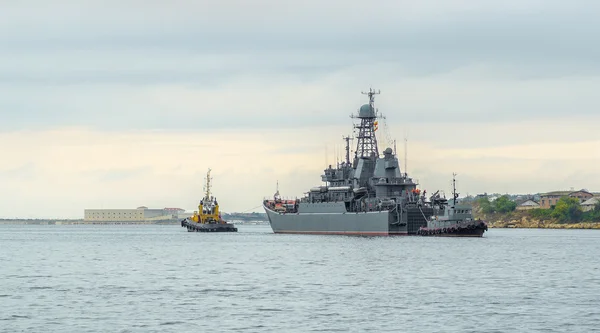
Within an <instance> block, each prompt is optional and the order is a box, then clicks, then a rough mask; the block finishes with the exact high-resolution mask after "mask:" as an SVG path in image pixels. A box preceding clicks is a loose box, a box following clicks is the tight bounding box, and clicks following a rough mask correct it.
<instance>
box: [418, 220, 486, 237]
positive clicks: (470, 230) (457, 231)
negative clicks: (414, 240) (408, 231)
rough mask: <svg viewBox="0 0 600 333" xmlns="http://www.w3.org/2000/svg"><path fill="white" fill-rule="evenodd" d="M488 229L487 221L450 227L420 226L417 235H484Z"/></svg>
mask: <svg viewBox="0 0 600 333" xmlns="http://www.w3.org/2000/svg"><path fill="white" fill-rule="evenodd" d="M487 230H488V227H487V223H485V222H483V221H480V222H478V223H472V224H468V225H462V226H459V225H455V226H452V227H448V228H420V229H419V230H418V231H417V235H420V236H433V237H483V233H484V232H486V231H487Z"/></svg>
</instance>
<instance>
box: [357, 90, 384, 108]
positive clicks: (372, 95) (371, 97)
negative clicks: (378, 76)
mask: <svg viewBox="0 0 600 333" xmlns="http://www.w3.org/2000/svg"><path fill="white" fill-rule="evenodd" d="M360 93H361V94H363V95H368V96H369V105H370V106H371V107H374V103H375V95H379V94H381V90H378V91H375V90H373V88H369V91H368V92H364V91H361V92H360Z"/></svg>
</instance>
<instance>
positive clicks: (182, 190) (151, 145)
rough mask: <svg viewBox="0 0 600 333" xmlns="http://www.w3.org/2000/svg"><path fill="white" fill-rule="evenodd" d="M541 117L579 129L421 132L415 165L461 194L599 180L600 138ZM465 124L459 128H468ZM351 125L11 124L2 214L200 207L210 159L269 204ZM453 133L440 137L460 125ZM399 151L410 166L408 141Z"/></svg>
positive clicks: (4, 139) (230, 183) (251, 204)
mask: <svg viewBox="0 0 600 333" xmlns="http://www.w3.org/2000/svg"><path fill="white" fill-rule="evenodd" d="M540 125H543V126H542V127H543V128H545V130H547V131H548V132H552V131H554V132H555V133H556V132H558V131H559V130H560V131H561V133H562V135H563V137H564V138H570V139H569V140H564V142H561V143H555V144H549V143H546V142H545V141H540V142H537V143H535V142H533V143H530V144H526V145H522V144H516V143H510V142H517V141H518V140H517V139H516V137H518V135H515V138H513V139H512V140H508V142H509V143H500V142H498V143H496V145H495V146H492V147H490V146H481V145H480V141H481V140H480V139H477V138H472V137H468V136H463V137H456V138H453V140H451V141H450V140H449V141H448V142H447V144H446V145H440V144H439V141H438V140H437V139H436V138H431V139H423V140H414V141H410V142H409V146H408V147H409V151H408V157H409V160H408V172H409V174H410V175H412V176H413V177H414V178H416V179H418V180H419V181H420V183H421V185H422V188H424V189H427V190H428V191H429V192H431V191H432V190H435V189H445V190H449V188H450V187H449V180H450V179H451V174H452V172H457V173H458V174H459V177H458V179H459V188H460V190H459V191H460V192H461V193H464V194H466V193H471V194H474V193H482V192H509V193H535V192H544V191H550V190H556V189H568V188H570V187H574V188H588V189H590V190H594V189H596V190H597V189H598V188H600V182H598V177H595V176H594V174H595V172H596V171H595V168H594V166H595V165H597V164H598V163H599V162H600V156H599V155H598V152H597V149H594V148H595V147H597V146H598V145H599V144H600V142H599V141H598V139H597V138H596V139H595V140H583V141H580V140H578V139H577V133H578V132H579V129H578V128H573V127H568V126H567V127H564V126H563V125H564V124H552V123H540ZM462 126H463V127H460V125H459V127H457V128H458V129H459V130H464V125H462ZM503 126H505V125H500V126H498V125H494V124H489V125H483V126H482V128H479V130H480V131H481V132H485V133H488V134H489V135H490V137H491V138H495V137H497V136H498V133H502V132H503V130H504V128H503ZM591 127H592V126H591V125H590V128H591ZM348 128H349V126H336V127H327V126H323V127H319V128H316V129H303V128H296V129H271V130H263V131H245V132H244V131H236V130H230V131H226V132H220V131H219V132H210V133H208V132H206V133H202V132H191V131H180V132H169V131H136V132H102V131H95V130H89V129H84V128H79V129H77V128H73V129H61V130H51V131H50V130H46V131H18V132H11V133H3V134H1V135H0V150H1V151H3V152H4V153H5V154H7V155H8V156H11V158H10V159H8V160H7V161H5V163H3V165H2V166H0V182H1V183H2V184H3V191H2V192H0V211H2V217H15V216H25V217H63V218H65V217H69V218H78V217H81V216H82V214H83V209H85V208H128V207H138V206H140V205H145V206H148V207H167V206H175V207H182V208H185V209H188V210H193V209H194V207H195V206H196V205H197V201H198V200H199V199H200V197H201V196H202V185H203V177H204V175H205V172H206V170H207V169H208V168H212V169H213V173H212V174H213V177H214V179H213V183H214V193H215V195H216V196H217V197H218V198H219V201H220V202H221V204H222V206H223V209H224V210H225V211H248V210H251V211H260V208H258V206H260V203H261V201H262V199H263V198H264V197H269V196H271V195H272V194H273V192H274V189H275V183H276V182H277V181H279V185H280V190H281V192H282V194H283V195H285V196H288V197H300V196H302V195H303V193H304V192H306V191H307V190H308V189H309V188H310V187H312V186H316V185H319V184H320V183H321V182H320V175H321V173H322V170H323V169H324V168H325V167H326V165H327V164H334V163H335V160H336V158H335V156H338V160H339V159H341V158H342V156H343V145H342V140H341V134H343V133H345V132H346V131H347V130H348ZM421 129H422V128H421V127H418V126H417V127H416V128H415V129H414V130H421ZM411 130H413V129H411ZM445 131H446V132H445V133H444V132H443V133H441V134H440V135H442V136H444V134H446V133H449V132H451V130H450V129H446V130H445ZM543 132H544V131H537V132H536V131H534V133H533V134H534V135H535V134H536V133H537V134H540V133H543ZM584 132H585V130H584ZM315 133H319V135H315ZM415 135H417V134H415ZM419 135H424V134H423V133H422V134H419ZM425 136H426V135H425ZM383 141H385V140H383V139H381V140H380V142H381V145H380V148H383V147H384V146H385V145H384V143H383ZM398 153H399V156H400V159H401V160H402V161H401V166H402V167H403V166H404V161H403V147H402V144H398ZM32 203H35V206H36V209H35V210H34V211H32V210H31V205H32Z"/></svg>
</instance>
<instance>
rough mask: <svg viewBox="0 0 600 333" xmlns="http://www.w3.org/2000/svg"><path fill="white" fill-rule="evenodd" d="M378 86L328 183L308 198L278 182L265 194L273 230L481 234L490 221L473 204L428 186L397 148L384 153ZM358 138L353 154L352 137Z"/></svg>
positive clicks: (326, 174) (327, 172) (328, 171)
mask: <svg viewBox="0 0 600 333" xmlns="http://www.w3.org/2000/svg"><path fill="white" fill-rule="evenodd" d="M379 93H380V92H375V91H374V90H373V89H369V91H368V92H363V94H365V95H368V97H369V104H365V105H363V106H361V107H360V109H359V110H358V114H357V115H354V116H352V117H353V118H356V119H358V124H355V125H354V127H355V129H356V132H355V134H356V135H355V136H354V138H350V137H344V140H345V141H346V159H345V161H343V162H341V163H338V164H337V165H336V167H332V166H331V165H329V167H328V168H327V169H325V170H324V174H323V175H322V176H321V181H322V182H324V183H325V184H324V185H321V186H316V187H313V188H311V189H310V191H309V192H307V193H306V194H305V196H304V197H303V198H300V199H293V200H285V199H282V198H281V195H280V194H279V186H277V191H276V193H275V195H274V196H273V198H272V199H265V200H263V208H264V209H265V212H266V213H267V217H268V219H269V224H270V225H271V228H272V230H273V232H274V233H291V234H339V235H365V236H388V235H421V236H472V237H481V236H482V235H483V233H484V232H485V230H487V223H486V222H484V221H480V220H475V219H473V216H472V210H471V208H470V207H469V206H463V205H459V204H458V201H457V198H458V194H456V190H455V187H454V191H453V193H454V198H453V199H451V200H447V199H446V198H445V195H443V194H441V193H440V191H437V192H435V193H434V194H433V195H432V196H431V197H429V198H427V197H426V191H422V192H421V190H420V189H418V188H417V185H418V184H417V183H416V182H415V181H414V180H413V179H412V178H410V177H409V176H408V174H407V173H406V172H404V173H402V172H401V170H400V164H399V163H398V158H397V156H396V153H395V151H393V150H392V149H391V148H389V147H388V148H386V149H384V150H383V155H382V156H380V154H379V148H378V144H377V137H376V136H375V131H376V129H377V125H378V121H377V119H378V118H379V117H380V114H379V111H378V110H377V109H375V106H374V104H375V95H376V94H379ZM353 139H356V140H357V143H356V150H355V152H354V158H353V160H352V161H351V160H350V140H353Z"/></svg>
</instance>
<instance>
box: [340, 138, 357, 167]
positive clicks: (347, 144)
mask: <svg viewBox="0 0 600 333" xmlns="http://www.w3.org/2000/svg"><path fill="white" fill-rule="evenodd" d="M342 139H344V140H346V164H350V140H354V139H353V138H351V137H350V136H344V137H342Z"/></svg>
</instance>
